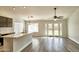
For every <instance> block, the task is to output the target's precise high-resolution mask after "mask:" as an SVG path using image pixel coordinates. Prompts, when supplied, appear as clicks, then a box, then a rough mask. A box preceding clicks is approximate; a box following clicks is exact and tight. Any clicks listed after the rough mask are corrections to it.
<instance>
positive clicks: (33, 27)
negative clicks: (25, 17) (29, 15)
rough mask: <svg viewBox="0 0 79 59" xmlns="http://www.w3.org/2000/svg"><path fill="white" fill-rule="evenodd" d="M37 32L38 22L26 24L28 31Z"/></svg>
mask: <svg viewBox="0 0 79 59" xmlns="http://www.w3.org/2000/svg"><path fill="white" fill-rule="evenodd" d="M32 32H38V23H30V24H28V33H32Z"/></svg>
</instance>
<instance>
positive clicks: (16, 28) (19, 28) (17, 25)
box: [14, 22, 23, 34]
mask: <svg viewBox="0 0 79 59" xmlns="http://www.w3.org/2000/svg"><path fill="white" fill-rule="evenodd" d="M14 32H15V34H19V33H21V32H23V22H14Z"/></svg>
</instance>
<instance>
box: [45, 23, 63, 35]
mask: <svg viewBox="0 0 79 59" xmlns="http://www.w3.org/2000/svg"><path fill="white" fill-rule="evenodd" d="M45 35H46V36H62V23H48V24H45Z"/></svg>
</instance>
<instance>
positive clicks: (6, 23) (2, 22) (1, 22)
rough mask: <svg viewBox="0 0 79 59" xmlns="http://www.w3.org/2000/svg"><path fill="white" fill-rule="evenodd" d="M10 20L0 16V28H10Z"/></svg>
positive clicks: (11, 21)
mask: <svg viewBox="0 0 79 59" xmlns="http://www.w3.org/2000/svg"><path fill="white" fill-rule="evenodd" d="M12 24H13V20H12V18H8V17H3V16H0V27H12Z"/></svg>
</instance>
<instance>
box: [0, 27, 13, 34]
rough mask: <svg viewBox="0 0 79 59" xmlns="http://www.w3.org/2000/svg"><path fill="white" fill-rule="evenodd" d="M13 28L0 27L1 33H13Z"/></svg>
mask: <svg viewBox="0 0 79 59" xmlns="http://www.w3.org/2000/svg"><path fill="white" fill-rule="evenodd" d="M12 32H13V29H12V27H0V33H12Z"/></svg>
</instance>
